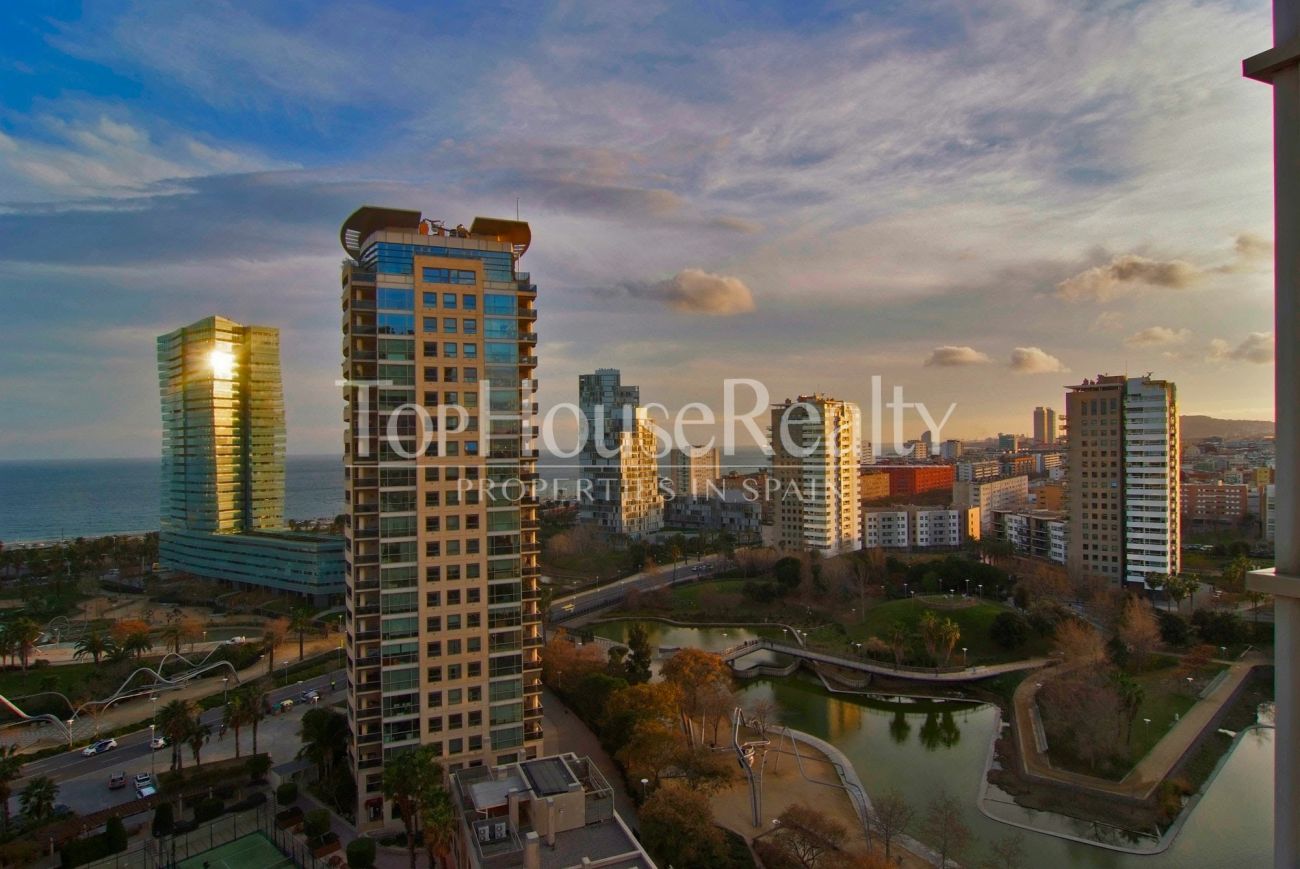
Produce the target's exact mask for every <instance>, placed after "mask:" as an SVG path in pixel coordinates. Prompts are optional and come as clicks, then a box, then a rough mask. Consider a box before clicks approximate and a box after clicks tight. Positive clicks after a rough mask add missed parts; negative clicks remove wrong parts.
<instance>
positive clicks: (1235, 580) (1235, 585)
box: [1219, 555, 1255, 594]
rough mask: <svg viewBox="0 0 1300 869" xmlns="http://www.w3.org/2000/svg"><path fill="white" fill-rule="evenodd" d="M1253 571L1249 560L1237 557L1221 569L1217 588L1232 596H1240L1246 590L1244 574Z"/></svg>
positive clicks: (1253, 567)
mask: <svg viewBox="0 0 1300 869" xmlns="http://www.w3.org/2000/svg"><path fill="white" fill-rule="evenodd" d="M1254 569H1255V566H1254V565H1253V564H1251V563H1250V559H1249V558H1247V557H1246V556H1245V555H1238V556H1237V557H1236V558H1234V559H1232V561H1230V562H1229V563H1228V565H1227V566H1226V567H1224V568H1223V574H1222V576H1221V577H1220V579H1219V588H1220V589H1221V590H1223V591H1230V592H1232V593H1233V594H1240V593H1241V592H1243V591H1245V590H1246V574H1248V573H1250V572H1251V571H1252V570H1254Z"/></svg>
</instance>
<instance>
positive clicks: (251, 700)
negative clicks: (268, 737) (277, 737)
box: [247, 686, 266, 754]
mask: <svg viewBox="0 0 1300 869" xmlns="http://www.w3.org/2000/svg"><path fill="white" fill-rule="evenodd" d="M247 697H248V724H249V726H250V727H252V728H253V754H257V725H258V724H260V723H261V722H262V719H263V718H265V717H266V712H265V711H264V710H263V708H262V695H261V694H258V693H257V692H256V691H255V690H254V689H253V688H252V686H249V688H248V694H247Z"/></svg>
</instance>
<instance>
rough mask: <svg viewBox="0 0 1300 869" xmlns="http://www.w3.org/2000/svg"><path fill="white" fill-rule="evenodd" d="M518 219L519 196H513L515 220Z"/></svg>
mask: <svg viewBox="0 0 1300 869" xmlns="http://www.w3.org/2000/svg"><path fill="white" fill-rule="evenodd" d="M518 219H519V197H518V196H516V197H515V220H518Z"/></svg>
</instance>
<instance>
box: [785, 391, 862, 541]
mask: <svg viewBox="0 0 1300 869" xmlns="http://www.w3.org/2000/svg"><path fill="white" fill-rule="evenodd" d="M771 441H772V476H773V479H774V480H776V490H775V493H774V495H773V498H774V499H775V500H776V504H775V518H776V521H775V525H776V529H775V530H776V536H777V545H779V546H780V547H782V548H783V549H801V550H802V549H808V550H816V551H817V552H820V553H821V554H823V555H828V556H829V555H838V554H840V553H842V552H853V551H856V550H858V549H861V548H862V523H861V519H860V516H861V506H860V504H859V497H858V493H859V487H858V473H859V467H858V456H859V454H860V452H861V449H862V445H861V420H860V414H859V411H858V406H857V405H856V404H853V403H852V402H848V401H840V400H839V399H835V398H830V397H828V396H825V395H821V394H815V395H801V396H799V398H798V399H797V400H795V401H791V400H789V399H786V401H785V403H784V404H779V405H776V406H774V407H773V408H772V428H771Z"/></svg>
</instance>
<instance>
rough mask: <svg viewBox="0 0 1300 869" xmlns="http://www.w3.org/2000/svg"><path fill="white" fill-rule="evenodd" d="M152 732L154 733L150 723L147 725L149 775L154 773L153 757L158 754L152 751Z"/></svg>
mask: <svg viewBox="0 0 1300 869" xmlns="http://www.w3.org/2000/svg"><path fill="white" fill-rule="evenodd" d="M153 731H154V725H153V724H152V723H151V724H150V725H149V775H153V774H154V773H155V772H156V770H155V768H154V755H155V754H157V753H158V752H156V751H154V749H153V741H154V735H153Z"/></svg>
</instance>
